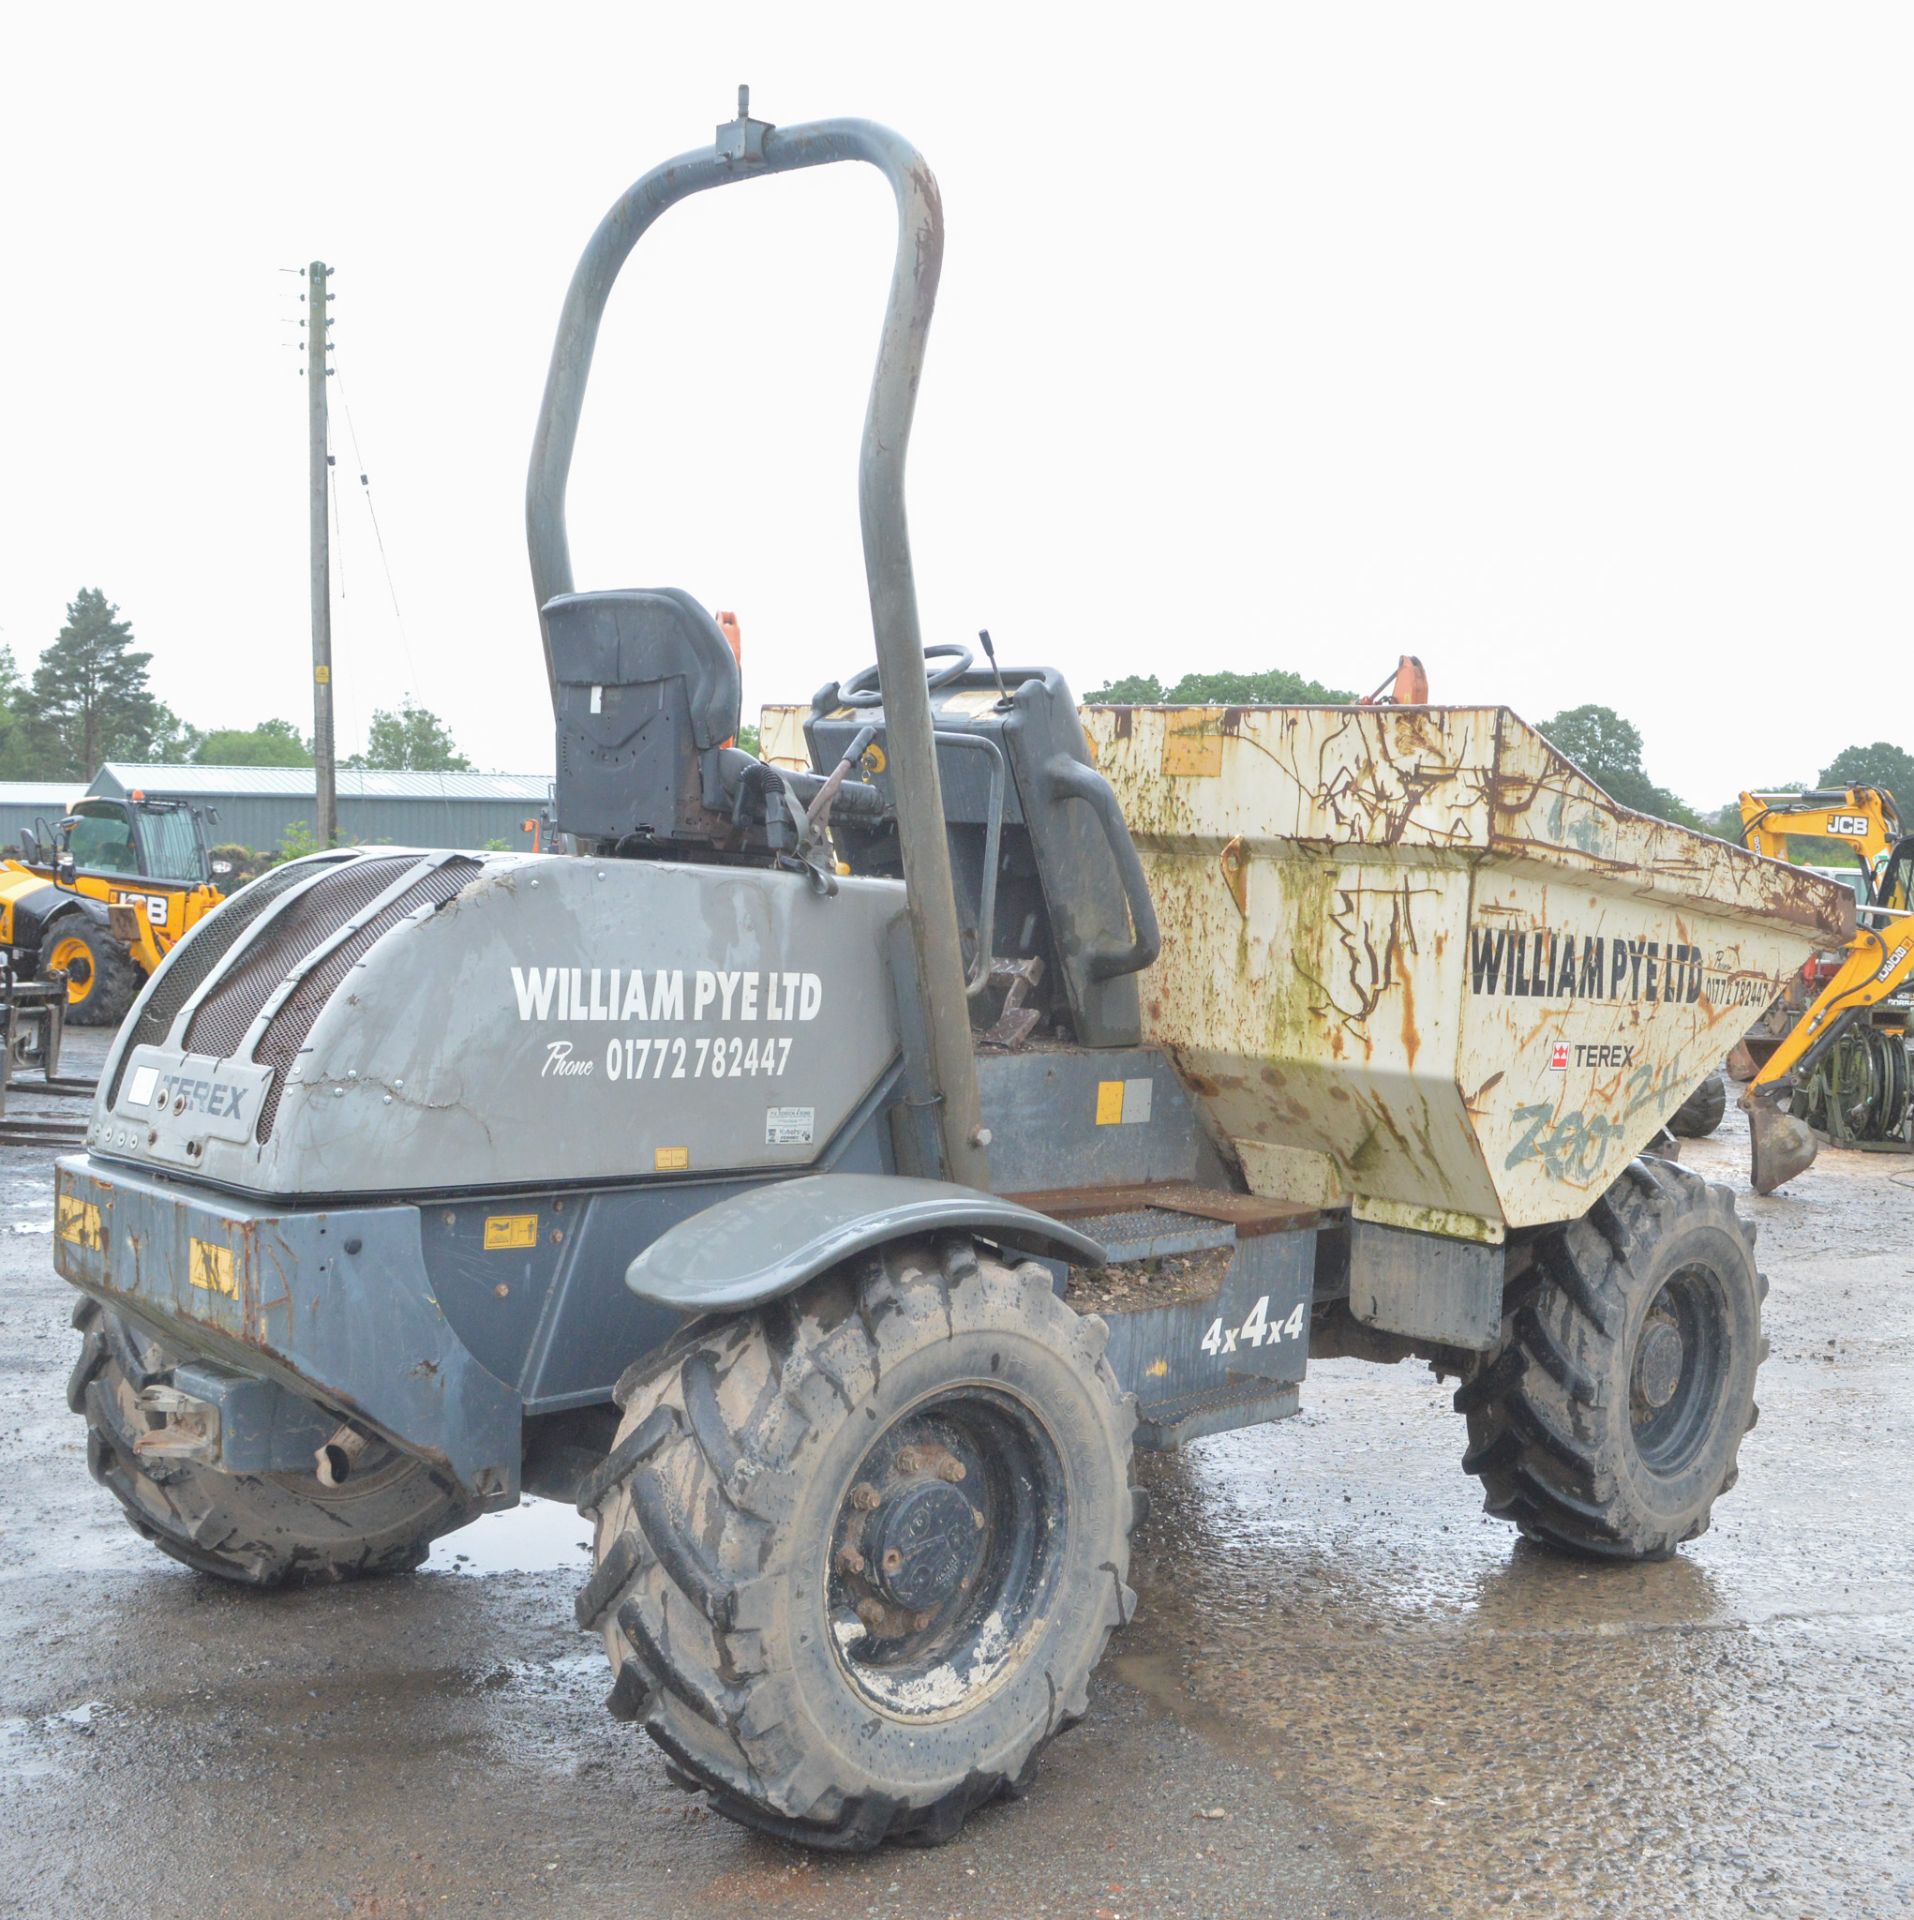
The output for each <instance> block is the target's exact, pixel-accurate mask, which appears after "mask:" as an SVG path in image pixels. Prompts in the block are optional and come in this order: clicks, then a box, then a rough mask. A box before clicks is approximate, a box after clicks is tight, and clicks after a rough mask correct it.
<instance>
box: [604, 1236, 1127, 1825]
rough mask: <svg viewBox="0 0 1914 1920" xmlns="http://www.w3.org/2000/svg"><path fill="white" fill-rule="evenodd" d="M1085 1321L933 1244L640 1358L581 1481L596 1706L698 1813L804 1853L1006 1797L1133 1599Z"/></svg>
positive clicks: (1122, 1439) (1109, 1406) (1043, 1285)
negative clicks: (646, 1739)
mask: <svg viewBox="0 0 1914 1920" xmlns="http://www.w3.org/2000/svg"><path fill="white" fill-rule="evenodd" d="M1106 1338H1107V1334H1106V1330H1105V1328H1104V1325H1103V1323H1102V1322H1101V1321H1100V1320H1096V1319H1086V1318H1082V1317H1080V1316H1078V1315H1077V1314H1075V1313H1074V1312H1072V1311H1071V1310H1070V1308H1068V1307H1067V1306H1065V1305H1064V1303H1063V1302H1062V1301H1061V1300H1060V1299H1058V1298H1057V1296H1056V1294H1055V1292H1054V1291H1053V1290H1052V1287H1051V1284H1050V1279H1049V1275H1048V1274H1047V1272H1046V1271H1045V1270H1044V1269H1043V1268H1042V1267H1040V1266H1036V1265H1034V1264H1031V1265H1025V1266H1020V1267H1016V1268H1011V1267H1007V1266H1003V1265H1001V1264H999V1263H998V1262H996V1261H994V1260H991V1259H988V1258H982V1259H980V1258H979V1257H978V1255H977V1253H976V1251H975V1250H974V1249H973V1248H972V1246H971V1244H970V1242H969V1241H968V1240H967V1239H965V1238H963V1237H961V1236H953V1237H948V1238H945V1239H942V1240H940V1241H938V1242H937V1243H936V1244H935V1245H931V1244H929V1243H926V1242H921V1241H920V1242H915V1243H911V1244H908V1245H901V1246H895V1247H890V1248H886V1249H884V1250H883V1251H882V1252H880V1253H877V1254H872V1255H868V1256H865V1257H863V1258H862V1259H859V1260H856V1261H853V1262H850V1263H848V1264H847V1265H846V1266H845V1267H843V1268H840V1269H838V1270H836V1271H835V1272H832V1273H830V1274H827V1275H825V1276H823V1277H821V1278H820V1279H818V1280H816V1281H814V1282H812V1283H811V1285H809V1286H808V1287H806V1288H805V1289H804V1290H803V1291H802V1292H801V1293H799V1294H797V1295H796V1296H795V1297H793V1298H791V1299H789V1300H784V1301H779V1302H777V1303H775V1304H773V1305H772V1306H769V1307H767V1308H765V1309H763V1310H762V1311H760V1312H757V1313H754V1314H747V1315H741V1316H738V1317H735V1318H729V1319H712V1320H708V1321H704V1322H700V1323H698V1324H697V1325H695V1326H693V1327H692V1328H690V1329H689V1330H688V1331H687V1333H686V1334H685V1335H684V1336H681V1337H680V1338H679V1339H678V1340H676V1341H674V1342H673V1344H672V1347H671V1348H670V1349H668V1350H667V1351H666V1352H665V1353H664V1354H662V1355H654V1356H650V1357H648V1358H647V1359H646V1360H645V1361H642V1362H640V1363H639V1365H638V1366H636V1367H634V1368H633V1369H632V1370H631V1372H630V1373H629V1374H628V1375H627V1376H626V1378H625V1380H624V1381H622V1382H621V1383H620V1386H619V1392H618V1398H619V1401H620V1404H621V1405H622V1406H623V1407H624V1409H625V1417H624V1420H623V1423H622V1424H621V1426H620V1428H619V1434H618V1440H617V1443H616V1445H615V1446H614V1448H613V1451H612V1453H611V1455H610V1457H609V1458H608V1459H607V1461H606V1463H605V1465H604V1466H603V1467H602V1468H601V1469H599V1471H598V1472H597V1474H595V1475H594V1476H593V1477H592V1479H591V1480H590V1481H589V1482H588V1484H587V1485H586V1486H585V1488H584V1489H583V1490H582V1497H581V1500H580V1511H581V1512H584V1513H586V1514H587V1515H591V1514H593V1512H594V1510H595V1512H596V1518H597V1539H596V1552H595V1560H596V1570H595V1572H594V1573H593V1575H592V1578H591V1580H590V1581H589V1583H588V1584H587V1585H586V1587H585V1590H584V1592H583V1593H582V1594H581V1595H580V1596H579V1601H578V1619H579V1624H580V1625H581V1626H583V1627H585V1628H586V1629H587V1630H588V1631H595V1632H598V1633H601V1634H602V1635H603V1638H604V1643H605V1651H606V1653H607V1655H608V1656H609V1657H610V1660H611V1666H612V1671H613V1672H614V1674H615V1675H616V1676H617V1680H616V1684H615V1685H614V1687H613V1689H612V1694H611V1698H610V1700H609V1702H608V1705H609V1706H610V1708H611V1710H612V1712H613V1713H614V1714H615V1715H617V1716H618V1717H619V1718H621V1719H627V1720H639V1721H642V1722H643V1724H644V1726H645V1728H646V1731H647V1732H648V1733H649V1734H650V1735H651V1737H652V1739H653V1740H654V1741H655V1742H656V1743H657V1744H658V1745H659V1746H660V1747H661V1748H663V1750H664V1752H665V1754H666V1755H667V1757H668V1759H667V1766H666V1772H667V1773H668V1774H669V1776H670V1777H671V1779H672V1780H673V1781H674V1782H675V1783H676V1784H678V1785H679V1786H681V1787H685V1788H688V1789H691V1790H693V1791H696V1790H699V1789H703V1790H705V1791H707V1792H708V1794H709V1796H710V1804H711V1805H712V1807H713V1808H714V1809H715V1810H716V1811H717V1812H719V1813H722V1814H725V1815H727V1816H728V1817H730V1818H731V1819H734V1820H737V1821H740V1822H741V1823H743V1824H744V1825H746V1826H750V1827H754V1828H757V1829H759V1830H760V1831H763V1832H767V1833H771V1834H775V1835H777V1836H779V1837H780V1838H783V1839H786V1840H792V1841H797V1842H801V1843H803V1844H806V1845H810V1846H816V1847H825V1848H833V1849H842V1850H862V1849H865V1848H869V1847H874V1846H876V1845H878V1844H879V1843H880V1842H882V1841H885V1840H903V1841H911V1842H916V1843H919V1844H925V1843H936V1842H940V1841H944V1840H949V1839H951V1838H953V1837H954V1836H955V1834H956V1833H957V1830H958V1829H959V1827H961V1825H962V1824H963V1822H964V1819H965V1818H966V1816H967V1815H968V1814H969V1813H970V1812H971V1811H972V1810H973V1809H974V1808H976V1807H979V1806H981V1805H983V1804H984V1803H985V1802H986V1801H988V1800H991V1799H993V1798H995V1797H996V1796H997V1795H999V1794H1003V1793H1017V1792H1020V1791H1022V1789H1023V1788H1024V1787H1025V1786H1027V1785H1028V1783H1029V1781H1030V1779H1031V1777H1032V1775H1033V1774H1034V1771H1035V1768H1036V1763H1037V1758H1038V1755H1039V1753H1040V1752H1041V1751H1042V1749H1043V1747H1044V1746H1045V1745H1046V1744H1047V1743H1048V1742H1049V1741H1050V1740H1051V1739H1053V1738H1054V1737H1055V1736H1056V1735H1057V1734H1058V1733H1060V1732H1062V1731H1063V1730H1064V1728H1066V1727H1068V1726H1070V1725H1071V1724H1073V1723H1074V1722H1075V1721H1076V1720H1078V1719H1080V1718H1081V1717H1082V1715H1083V1714H1084V1712H1085V1711H1086V1708H1087V1704H1088V1703H1087V1686H1088V1681H1089V1677H1090V1671H1091V1669H1092V1668H1093V1667H1094V1666H1095V1665H1096V1663H1097V1661H1098V1659H1099V1658H1100V1657H1101V1655H1102V1653H1103V1649H1104V1645H1105V1643H1106V1642H1107V1641H1108V1639H1109V1637H1110V1634H1111V1631H1112V1630H1113V1629H1114V1628H1116V1627H1118V1626H1121V1625H1123V1624H1124V1623H1125V1622H1126V1621H1127V1620H1128V1619H1129V1618H1130V1615H1131V1613H1132V1612H1133V1611H1134V1608H1135V1604H1136V1597H1135V1595H1134V1594H1133V1593H1132V1592H1131V1591H1130V1589H1129V1588H1128V1587H1127V1586H1126V1585H1125V1584H1124V1577H1125V1575H1126V1574H1127V1572H1128V1570H1129V1559H1130V1530H1131V1526H1132V1524H1133V1521H1134V1518H1135V1512H1136V1504H1137V1502H1136V1497H1135V1496H1134V1495H1133V1493H1132V1491H1131V1487H1130V1483H1129V1467H1130V1447H1131V1434H1132V1429H1133V1427H1134V1424H1135V1404H1134V1401H1133V1400H1132V1399H1131V1398H1130V1397H1128V1396H1126V1395H1125V1394H1124V1393H1122V1392H1121V1390H1120V1389H1119V1388H1118V1386H1117V1382H1116V1378H1115V1376H1114V1374H1112V1372H1111V1371H1110V1367H1109V1365H1108V1363H1107V1362H1106V1361H1105V1360H1104V1358H1103V1349H1104V1345H1105V1341H1106Z"/></svg>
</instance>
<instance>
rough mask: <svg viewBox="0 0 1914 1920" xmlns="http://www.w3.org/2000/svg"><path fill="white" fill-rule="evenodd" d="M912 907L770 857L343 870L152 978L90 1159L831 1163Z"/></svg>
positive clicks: (258, 1173) (317, 1168) (493, 1177)
mask: <svg viewBox="0 0 1914 1920" xmlns="http://www.w3.org/2000/svg"><path fill="white" fill-rule="evenodd" d="M355 862H365V863H367V864H365V865H362V866H357V867H356V868H355ZM373 863H383V864H373ZM262 887H264V888H267V889H268V891H271V890H272V889H274V888H276V889H277V891H276V892H273V894H272V897H271V898H269V899H265V900H263V901H262V902H260V903H257V904H253V905H251V906H250V907H249V912H250V918H249V919H248V918H247V916H246V914H244V913H241V911H240V910H241V909H242V908H247V907H248V903H249V897H250V896H252V895H253V894H254V891H255V889H256V888H262ZM415 899H416V900H418V901H419V904H418V905H417V906H416V907H413V906H412V905H411V904H410V903H411V902H413V901H414V900H415ZM335 900H337V901H338V902H340V905H339V906H338V907H334V906H333V905H332V904H331V903H332V902H333V901H335ZM302 901H303V903H304V904H303V906H302V904H301V903H302ZM902 910H903V889H902V887H901V886H899V885H898V884H897V883H895V882H891V881H879V880H857V879H846V880H843V881H841V882H840V883H839V889H838V892H837V894H836V896H835V897H834V898H830V899H826V898H822V897H820V896H819V895H818V894H817V893H816V891H815V890H814V889H813V888H812V887H811V886H810V884H809V883H808V882H807V881H805V880H804V879H803V878H802V877H801V876H798V875H793V874H786V873H776V872H771V871H768V870H764V869H755V868H741V867H719V866H672V865H664V864H659V863H653V862H648V861H619V860H603V861H600V860H583V859H574V858H569V857H559V856H546V857H539V856H529V857H528V856H524V855H513V854H490V855H483V856H451V855H446V854H442V853H437V854H435V853H416V854H415V853H412V852H410V851H408V850H402V849H397V848H388V847H379V848H370V849H366V850H365V851H364V852H363V853H361V854H357V855H349V856H346V858H345V859H343V860H341V859H339V858H338V857H337V856H333V857H330V858H328V857H326V856H319V857H317V858H315V859H313V860H310V861H305V862H300V863H297V865H296V866H295V867H293V868H281V869H278V870H277V872H276V874H275V875H274V876H269V879H268V881H261V882H255V883H254V887H253V888H248V889H244V890H242V892H240V893H239V894H237V895H235V896H234V899H233V900H232V901H231V902H229V903H228V904H227V906H225V907H223V908H222V909H221V910H220V912H219V913H217V914H214V915H212V916H210V917H209V918H208V919H207V920H206V921H205V922H203V923H202V927H201V929H200V930H196V931H195V933H194V934H193V936H192V937H191V938H189V939H188V940H186V941H183V942H181V944H180V945H179V947H178V948H176V949H175V951H174V954H173V956H172V957H170V958H169V960H168V962H167V964H166V965H165V966H164V967H162V968H161V969H160V970H159V972H158V973H156V974H155V975H154V977H153V979H152V981H151V982H150V983H149V984H148V987H147V990H146V992H145V993H144V994H143V995H142V997H141V1000H140V1003H139V1006H138V1007H137V1008H136V1010H135V1013H134V1014H133V1016H131V1017H130V1018H129V1019H128V1021H127V1023H126V1025H125V1027H124V1028H123V1029H122V1030H121V1036H120V1040H119V1043H118V1046H117V1048H116V1051H115V1053H114V1055H113V1056H112V1058H111V1059H109V1061H108V1065H107V1072H106V1073H105V1075H103V1076H102V1080H101V1091H100V1101H99V1104H98V1105H97V1106H96V1108H95V1114H94V1120H93V1124H92V1126H91V1128H90V1130H89V1134H88V1145H89V1146H90V1147H92V1148H93V1149H94V1151H96V1152H98V1153H101V1154H104V1155H107V1156H109V1157H112V1158H118V1159H126V1160H131V1161H134V1162H138V1163H140V1164H143V1165H147V1166H153V1167H161V1168H169V1169H173V1170H176V1171H179V1172H182V1173H187V1174H190V1175H191V1176H193V1177H195V1178H198V1179H203V1180H209V1181H212V1182H215V1183H217V1184H219V1185H222V1186H227V1187H231V1188H236V1189H239V1190H241V1191H244V1192H248V1193H261V1194H273V1195H284V1196H299V1195H306V1196H312V1197H318V1196H337V1195H347V1194H376V1193H418V1192H439V1191H448V1192H449V1191H454V1190H457V1189H460V1188H465V1189H488V1188H497V1187H501V1186H512V1185H519V1184H547V1185H549V1184H551V1183H553V1182H558V1181H563V1182H567V1183H569V1182H573V1181H587V1180H618V1179H631V1178H633V1177H638V1178H645V1177H650V1176H654V1175H655V1176H661V1177H676V1178H680V1179H682V1178H684V1177H685V1176H687V1175H689V1176H692V1177H696V1176H697V1175H699V1174H701V1173H711V1172H718V1171H741V1170H758V1169H771V1168H797V1167H805V1166H809V1165H811V1164H812V1163H813V1162H815V1161H816V1160H817V1159H818V1157H819V1156H820V1154H821V1153H822V1151H823V1149H824V1148H825V1147H826V1146H827V1145H828V1143H829V1141H830V1139H831V1136H832V1134H833V1133H834V1132H835V1131H836V1130H837V1129H838V1128H839V1127H840V1126H841V1125H842V1124H843V1122H844V1121H845V1120H846V1119H847V1118H848V1117H849V1116H850V1114H851V1113H852V1111H853V1110H854V1109H855V1108H856V1107H857V1105H858V1104H859V1102H860V1101H861V1100H862V1099H863V1098H864V1096H865V1095H866V1094H868V1093H869V1092H870V1091H871V1089H872V1088H873V1087H874V1086H875V1085H876V1083H877V1081H878V1080H879V1078H880V1077H881V1076H882V1075H883V1073H884V1072H885V1070H886V1068H887V1067H888V1066H889V1064H890V1063H891V1061H892V1060H893V1059H894V1058H895V1056H896V1053H897V1041H896V1036H895V1014H894V1011H893V1000H892V994H891V986H890V980H889V977H888V973H887V971H886V969H885V965H884V958H883V956H884V953H885V950H886V942H885V929H886V927H887V925H888V923H889V922H890V921H891V920H892V919H894V918H895V917H896V916H897V915H898V914H899V913H900V912H902ZM381 913H382V914H383V915H384V918H385V921H386V924H385V925H384V927H383V930H380V931H375V927H374V924H373V923H374V922H375V918H376V916H378V915H379V914H381ZM228 915H235V916H236V917H237V921H243V922H244V925H243V930H242V931H241V932H240V933H239V935H238V937H237V938H236V939H233V938H231V936H230V924H229V927H228V929H227V930H226V934H227V945H226V947H225V949H224V950H223V951H222V952H221V953H220V957H219V959H218V960H217V961H216V963H215V964H214V965H213V966H212V967H211V968H210V970H208V969H206V968H205V966H204V961H203V959H202V960H201V962H200V963H199V965H198V968H197V969H196V968H195V966H194V964H193V962H192V960H191V955H192V951H193V948H194V946H195V944H196V943H197V942H199V941H200V940H202V939H209V936H210V935H211V934H212V933H213V931H214V930H215V929H218V928H219V927H220V923H221V921H222V920H224V919H225V918H226V916H228ZM354 927H357V928H359V929H360V931H359V932H358V934H357V935H356V936H353V935H351V934H349V933H348V929H351V928H354ZM295 934H296V937H295ZM342 935H345V936H346V938H345V939H343V940H342V937H341V936H342ZM355 938H356V941H357V944H358V945H359V946H360V947H362V948H363V950H362V951H359V952H358V953H357V955H356V958H352V959H351V964H350V965H349V966H348V967H345V968H344V969H343V970H342V968H341V965H340V962H341V960H343V959H344V958H346V957H348V956H350V955H352V953H353V941H354V939H355ZM368 938H369V944H367V941H368ZM215 944H217V943H216V942H210V941H209V945H208V947H207V948H206V949H205V950H204V951H205V952H207V953H210V952H211V951H213V947H214V945H215ZM328 955H331V956H332V958H331V962H330V966H328ZM196 973H197V974H203V976H204V977H203V978H197V977H196ZM169 975H172V976H174V977H173V979H172V981H171V984H170V986H169ZM334 975H338V976H340V977H338V978H337V979H336V981H335V980H334V979H333V976H334ZM189 983H190V987H191V990H190V992H189V993H187V994H186V995H185V997H184V998H182V988H184V987H187V986H188V985H189ZM242 988H243V989H244V990H243V991H242V990H241V989H242ZM302 996H303V998H302ZM315 999H317V1000H318V1002H319V1004H318V1005H317V1012H316V1017H315V1016H314V1015H313V1014H312V1005H313V1002H314V1001H315ZM302 1005H303V1009H304V1010H303V1011H302ZM307 1019H310V1026H309V1029H308V1028H306V1027H304V1026H303V1025H302V1022H304V1021H305V1020H307ZM242 1026H243V1029H244V1030H243V1033H242V1032H241V1031H240V1029H241V1027H242ZM189 1043H190V1044H189ZM275 1048H276V1052H275ZM294 1049H296V1051H295V1050H294ZM255 1056H257V1057H255ZM262 1131H263V1132H264V1133H265V1136H266V1137H265V1138H263V1139H262V1138H261V1137H260V1135H261V1133H262Z"/></svg>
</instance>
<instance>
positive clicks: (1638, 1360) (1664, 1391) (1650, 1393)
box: [1635, 1319, 1687, 1411]
mask: <svg viewBox="0 0 1914 1920" xmlns="http://www.w3.org/2000/svg"><path fill="white" fill-rule="evenodd" d="M1686 1357H1687V1353H1686V1349H1685V1347H1684V1345H1683V1342H1682V1337H1681V1329H1680V1328H1679V1327H1677V1326H1676V1325H1675V1324H1674V1322H1673V1321H1671V1320H1659V1319H1658V1320H1651V1321H1650V1322H1649V1323H1648V1325H1647V1326H1646V1327H1645V1328H1643V1330H1642V1337H1641V1345H1640V1346H1639V1347H1638V1348H1637V1349H1636V1350H1635V1397H1636V1398H1637V1399H1638V1400H1640V1401H1641V1402H1642V1404H1643V1405H1644V1406H1647V1407H1650V1408H1653V1409H1655V1410H1657V1411H1659V1410H1660V1409H1661V1408H1663V1407H1665V1406H1667V1404H1668V1403H1669V1401H1671V1400H1672V1399H1673V1398H1674V1397H1675V1389H1676V1388H1677V1387H1679V1386H1680V1385H1681V1369H1682V1362H1683V1361H1684V1360H1685V1359H1686Z"/></svg>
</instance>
